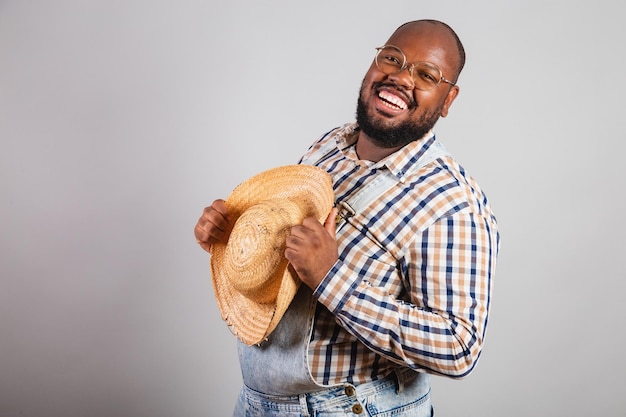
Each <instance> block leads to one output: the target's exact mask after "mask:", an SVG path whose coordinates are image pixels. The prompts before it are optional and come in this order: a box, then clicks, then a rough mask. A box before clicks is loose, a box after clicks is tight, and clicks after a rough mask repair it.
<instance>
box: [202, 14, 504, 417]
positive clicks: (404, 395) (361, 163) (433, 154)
mask: <svg viewBox="0 0 626 417" xmlns="http://www.w3.org/2000/svg"><path fill="white" fill-rule="evenodd" d="M464 62H465V52H464V49H463V46H462V44H461V42H460V40H459V39H458V37H457V35H456V34H455V33H454V31H453V30H452V29H451V28H450V27H449V26H447V25H446V24H444V23H442V22H438V21H432V20H420V21H413V22H409V23H406V24H404V25H402V26H400V27H399V28H398V29H397V30H396V31H395V32H394V33H393V34H392V36H391V37H390V38H389V40H388V41H387V42H386V43H385V44H384V45H383V46H382V47H380V48H377V53H376V57H375V59H374V61H373V62H372V65H371V66H370V68H369V70H368V71H367V73H366V75H365V78H364V80H363V84H362V86H361V91H360V95H359V99H358V106H357V121H356V123H352V124H347V125H345V126H342V127H340V128H338V129H335V130H333V131H331V132H329V133H328V134H326V135H324V136H323V137H322V138H321V139H319V140H318V141H317V142H316V143H315V144H313V146H312V147H311V148H310V149H309V151H308V152H307V153H306V154H305V155H304V157H303V158H302V160H301V162H302V163H306V164H311V165H317V166H319V167H321V168H323V169H325V170H326V171H328V172H329V173H330V175H331V176H332V179H333V189H334V193H335V199H336V203H337V209H333V211H332V212H331V215H330V216H328V219H327V220H326V222H325V223H324V224H323V225H322V224H321V223H320V222H319V221H317V220H316V219H313V218H306V219H305V220H304V221H303V222H302V224H300V225H296V226H294V227H293V228H292V229H291V234H290V236H289V237H288V238H287V242H286V249H285V253H284V254H285V257H286V258H287V259H288V261H289V262H290V264H291V266H292V267H293V269H294V270H295V271H296V272H297V275H298V276H299V278H300V279H301V280H302V282H303V283H304V284H305V285H306V286H303V287H304V288H305V289H306V290H308V294H304V295H302V296H301V298H296V299H295V300H294V302H292V304H291V306H290V307H289V310H288V311H287V314H286V315H285V317H284V318H283V320H284V321H285V324H284V325H283V323H282V322H281V323H280V324H279V326H278V328H277V329H276V331H277V332H278V333H279V334H281V332H283V334H294V333H298V334H300V333H302V334H303V343H304V346H305V352H306V353H305V354H304V355H302V356H303V358H302V359H301V360H300V362H301V363H298V362H297V361H298V360H294V361H292V360H291V358H292V357H295V356H298V355H297V351H294V350H290V349H288V348H286V347H285V346H281V345H280V342H279V341H278V340H280V339H279V337H278V336H276V338H274V339H273V337H271V336H270V337H269V340H268V341H267V343H265V344H261V345H260V346H240V362H241V366H242V373H243V379H244V384H245V386H244V388H243V390H242V392H241V396H240V400H239V403H238V404H237V407H236V410H235V415H237V416H239V415H242V416H243V415H268V416H272V415H281V416H282V415H286V416H291V415H293V416H300V415H303V416H306V415H319V416H324V415H331V414H332V413H340V414H342V413H347V415H378V414H379V413H385V412H391V410H395V411H394V412H395V413H397V414H395V413H394V414H393V415H397V416H401V415H402V416H404V415H406V416H430V415H432V414H431V413H432V407H431V401H430V394H429V393H430V383H429V375H430V374H435V375H444V376H448V377H453V378H458V377H463V376H466V375H467V374H468V373H469V372H471V371H472V369H473V368H474V366H475V364H476V361H477V360H478V358H479V356H480V352H481V348H482V344H483V340H484V335H485V330H486V324H487V316H488V312H489V303H490V298H491V289H492V280H493V276H494V271H495V264H496V257H497V253H498V250H499V233H498V230H497V224H496V220H495V217H494V216H493V214H492V211H491V208H490V206H489V203H488V201H487V199H486V197H485V195H484V194H483V193H482V191H481V189H480V187H479V186H478V184H476V182H475V181H474V180H473V179H472V178H471V177H470V176H469V175H468V174H467V173H466V171H465V170H464V169H463V168H462V167H461V166H460V165H459V164H458V163H457V162H456V161H455V160H454V159H453V158H452V157H451V156H450V155H449V154H448V153H447V152H445V150H442V149H443V148H442V147H441V146H440V144H439V142H437V141H436V140H435V137H434V134H433V130H432V129H433V127H434V125H435V123H436V121H437V120H438V119H439V117H446V116H447V115H448V111H449V109H450V106H451V105H452V103H453V102H454V100H455V98H456V97H457V95H458V93H459V87H458V86H457V85H456V82H457V79H458V77H459V74H460V72H461V70H462V68H463V65H464ZM383 177H384V178H386V179H387V180H388V179H391V181H392V185H391V186H390V187H386V188H385V187H382V188H381V187H369V185H370V184H374V183H375V182H377V181H378V179H382V178H383ZM368 187H369V188H370V189H369V190H368ZM373 188H376V190H375V191H372V189H373ZM362 190H366V191H365V193H366V194H367V193H369V195H367V198H364V197H360V198H359V199H360V200H367V201H369V203H367V204H366V205H364V206H363V205H361V206H359V208H358V209H356V210H355V206H356V205H357V203H356V202H355V201H356V200H359V199H357V198H355V195H357V194H358V193H360V192H361V191H362ZM337 212H338V214H339V215H340V217H341V220H340V221H339V223H338V224H336V222H335V214H337ZM228 219H229V217H228V212H227V209H226V206H225V204H224V201H223V200H216V201H215V202H214V203H213V204H212V205H211V207H207V208H206V209H205V210H204V212H203V215H202V217H201V218H200V219H199V221H198V224H197V225H196V228H195V235H196V239H197V240H198V242H199V244H200V245H201V246H202V247H203V248H204V249H206V250H208V249H209V248H210V246H211V244H213V243H214V242H217V241H222V242H223V241H225V240H227V238H228V236H226V232H225V231H226V230H228ZM307 297H309V298H310V299H313V300H314V302H315V303H314V305H315V308H314V309H313V310H312V312H310V313H307V310H306V308H304V307H301V306H302V305H304V304H306V302H304V301H302V300H307V299H309V298H307ZM307 314H309V316H307ZM311 323H312V324H311ZM311 325H312V328H311V329H310V333H307V331H306V330H307V329H308V327H307V326H311ZM281 326H282V328H281ZM273 340H274V342H273ZM294 352H295V353H294ZM293 363H298V364H297V365H293V366H292V365H289V366H287V365H286V364H293ZM286 368H289V369H286ZM325 413H329V414H325ZM350 413H352V414H350ZM332 415H335V414H332ZM337 415H338V414H337ZM342 415H343V414H342Z"/></svg>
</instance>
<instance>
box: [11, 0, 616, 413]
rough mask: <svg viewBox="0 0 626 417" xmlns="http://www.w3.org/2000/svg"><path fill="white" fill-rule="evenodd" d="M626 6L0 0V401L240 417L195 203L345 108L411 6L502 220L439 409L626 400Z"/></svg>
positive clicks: (438, 386)
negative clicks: (462, 358) (428, 35)
mask: <svg viewBox="0 0 626 417" xmlns="http://www.w3.org/2000/svg"><path fill="white" fill-rule="evenodd" d="M619 3H620V2H618V1H594V2H584V4H583V2H567V1H517V2H513V1H501V2H495V1H489V2H487V1H473V2H466V1H450V2H429V3H427V2H421V1H415V0H412V1H385V2H374V1H362V0H361V1H356V0H353V1H320V0H318V1H315V2H306V3H305V2H296V1H282V2H272V1H266V2H261V1H258V2H257V1H245V2H244V1H229V2H225V1H224V2H211V1H199V0H178V1H166V0H106V1H105V0H83V1H79V0H59V1H54V2H52V1H36V0H23V1H6V0H5V1H1V0H0V198H1V200H0V276H1V281H0V416H1V417H18V416H19V417H57V416H58V417H61V416H63V417H79V416H91V417H100V416H103V417H104V416H116V417H127V416H128V417H131V416H132V417H167V416H180V417H196V416H198V417H199V416H211V417H213V416H226V415H229V414H230V411H231V409H232V404H233V402H234V400H235V397H236V394H237V391H238V388H239V384H240V374H239V369H238V365H237V361H236V354H235V350H234V347H235V342H234V340H233V338H232V337H231V336H230V334H229V333H228V330H227V329H226V327H225V326H224V324H223V323H222V321H221V319H220V317H219V313H218V311H217V308H216V303H215V300H214V298H213V291H212V288H211V284H210V276H209V270H208V262H209V258H208V255H207V254H205V253H204V252H203V251H201V250H200V248H198V247H197V246H196V244H195V241H194V237H193V232H192V230H193V226H194V224H195V222H196V219H197V218H198V216H199V215H200V213H201V210H202V208H203V207H204V206H205V205H208V204H209V203H210V202H211V201H212V200H213V199H215V198H218V197H225V196H226V195H227V194H228V192H230V190H232V188H233V187H234V186H235V185H237V184H238V183H239V182H241V181H243V180H244V179H246V178H248V177H249V176H251V175H253V174H255V173H257V172H259V171H261V170H264V169H267V168H271V167H274V166H277V165H284V164H290V163H294V162H295V161H297V159H298V157H299V156H300V154H301V153H302V152H303V151H304V150H305V149H306V147H308V146H309V144H310V143H311V142H312V141H313V140H314V139H315V138H316V137H317V136H318V135H319V134H321V133H323V132H324V131H326V130H328V129H330V128H332V127H334V126H336V125H338V124H341V123H344V122H346V121H350V120H352V118H353V114H354V108H355V103H356V96H357V93H358V88H359V86H360V83H361V79H362V77H363V75H364V74H365V71H366V69H367V67H368V66H369V64H370V62H371V60H372V58H373V52H374V49H373V48H374V47H376V46H379V45H381V44H382V43H384V41H385V40H386V39H387V38H388V36H389V35H390V34H391V32H392V31H393V30H394V29H395V28H396V27H397V26H398V25H399V24H401V23H403V22H405V21H407V20H412V19H416V18H437V19H441V20H444V21H446V22H448V23H449V24H451V25H452V26H453V27H454V28H455V29H456V30H457V32H458V33H459V35H460V37H461V38H462V40H463V41H464V43H465V46H466V49H467V52H468V62H467V67H466V70H465V72H464V74H463V75H462V77H461V79H460V85H461V94H460V96H459V98H458V99H457V101H456V102H455V103H454V105H453V107H452V109H451V113H450V116H449V117H448V118H447V119H443V120H442V121H441V122H440V123H439V124H438V128H437V131H438V135H439V137H440V138H441V139H442V140H443V142H444V143H445V144H446V146H447V147H448V148H449V149H450V150H451V151H452V152H453V153H454V154H455V155H456V157H457V159H459V160H460V161H461V163H462V164H463V165H464V166H465V167H466V168H467V169H468V170H469V171H470V172H471V173H472V174H473V175H474V176H475V177H476V178H477V179H478V180H479V182H480V183H481V185H482V186H483V187H484V189H485V190H486V191H487V193H488V195H489V197H490V198H491V200H492V202H493V205H494V208H495V211H496V214H497V216H498V218H499V221H500V225H501V230H502V235H503V241H502V251H501V256H500V259H499V265H498V271H497V276H496V285H495V293H494V299H493V311H492V317H491V321H490V327H489V331H488V337H487V341H486V346H485V349H484V352H483V356H482V358H481V361H480V363H479V365H478V367H477V369H476V370H475V372H474V373H473V374H472V375H471V376H469V377H468V378H466V379H464V380H461V381H452V380H446V379H440V378H438V379H436V380H435V381H434V384H433V396H434V400H435V404H436V406H437V408H438V415H439V416H481V417H484V416H504V415H506V416H587V415H602V416H624V415H625V414H624V409H626V400H625V397H624V387H625V384H624V379H623V373H624V371H626V367H625V365H624V359H623V354H624V352H623V351H624V343H625V342H626V338H625V337H624V328H625V325H624V322H625V320H626V315H625V313H624V309H623V304H624V303H623V299H624V291H625V290H626V284H625V281H626V280H625V278H626V273H625V272H624V271H625V265H624V264H625V262H624V259H625V256H624V249H625V246H626V245H625V244H624V232H625V231H626V229H625V222H624V220H623V213H624V211H625V209H626V207H625V203H624V198H623V194H624V179H625V172H624V168H623V157H622V155H621V153H622V150H623V145H622V144H623V142H624V139H625V133H624V132H625V130H626V129H625V127H626V122H625V118H624V116H623V96H624V93H625V92H626V91H625V85H624V82H623V79H624V73H625V72H626V62H625V58H624V45H623V40H624V39H625V38H626V28H625V26H624V25H623V17H624V11H623V7H622V6H620V5H619ZM429 4H430V5H429ZM276 63H281V65H277V64H276Z"/></svg>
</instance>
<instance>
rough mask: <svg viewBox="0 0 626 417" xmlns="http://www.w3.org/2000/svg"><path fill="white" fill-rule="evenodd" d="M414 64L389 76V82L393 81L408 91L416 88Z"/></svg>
mask: <svg viewBox="0 0 626 417" xmlns="http://www.w3.org/2000/svg"><path fill="white" fill-rule="evenodd" d="M413 69H414V66H413V64H411V65H409V66H407V67H405V68H403V69H401V70H400V71H398V72H396V73H394V74H389V75H388V77H389V80H390V81H393V82H394V83H395V84H397V85H398V86H400V87H404V88H406V89H407V90H412V89H414V88H415V81H414V80H413Z"/></svg>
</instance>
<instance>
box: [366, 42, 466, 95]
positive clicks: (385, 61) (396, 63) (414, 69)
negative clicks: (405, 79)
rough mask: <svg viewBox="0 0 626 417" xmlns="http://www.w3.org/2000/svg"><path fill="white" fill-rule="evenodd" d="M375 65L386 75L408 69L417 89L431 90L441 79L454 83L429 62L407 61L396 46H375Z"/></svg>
mask: <svg viewBox="0 0 626 417" xmlns="http://www.w3.org/2000/svg"><path fill="white" fill-rule="evenodd" d="M375 62H376V67H377V68H378V69H379V70H380V71H381V72H384V73H385V74H387V75H391V74H396V73H398V72H401V71H404V70H405V69H408V70H409V74H410V75H411V78H412V79H413V84H414V85H415V88H417V89H418V90H432V89H433V88H435V87H437V86H438V85H439V84H440V83H441V82H442V81H443V82H444V83H448V84H450V85H454V84H455V83H453V82H452V81H450V80H448V79H446V78H445V77H444V76H443V73H442V72H441V69H440V68H439V67H438V66H436V65H435V64H433V63H430V62H407V61H406V55H404V52H402V50H401V49H400V48H398V47H397V46H393V45H385V46H380V47H378V48H376V58H375Z"/></svg>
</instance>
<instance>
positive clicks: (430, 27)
mask: <svg viewBox="0 0 626 417" xmlns="http://www.w3.org/2000/svg"><path fill="white" fill-rule="evenodd" d="M387 45H395V46H397V47H398V48H400V49H402V51H403V52H404V54H405V55H406V58H407V60H408V61H409V62H413V61H427V62H432V63H433V64H435V65H437V66H439V67H440V68H441V69H442V70H445V69H453V68H455V64H456V61H457V60H458V50H457V46H456V41H455V40H454V38H453V36H452V34H451V33H450V32H449V31H448V30H447V29H446V28H444V27H443V26H441V25H437V24H433V23H429V22H416V23H410V24H407V25H405V26H402V27H400V28H399V29H398V30H396V32H394V34H393V35H391V37H390V38H389V40H388V41H387Z"/></svg>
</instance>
